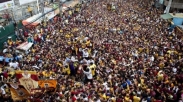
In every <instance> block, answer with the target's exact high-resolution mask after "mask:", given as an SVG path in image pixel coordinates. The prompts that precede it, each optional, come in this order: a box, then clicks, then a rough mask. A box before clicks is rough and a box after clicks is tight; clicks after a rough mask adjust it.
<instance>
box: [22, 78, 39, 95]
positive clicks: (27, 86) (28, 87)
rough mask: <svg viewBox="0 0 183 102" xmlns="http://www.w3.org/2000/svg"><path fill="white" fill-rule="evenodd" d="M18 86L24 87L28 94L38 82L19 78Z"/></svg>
mask: <svg viewBox="0 0 183 102" xmlns="http://www.w3.org/2000/svg"><path fill="white" fill-rule="evenodd" d="M19 81H20V84H21V85H23V86H24V87H25V89H26V90H27V91H28V92H29V93H30V92H31V90H32V89H35V88H37V87H38V82H37V81H35V80H33V79H31V78H24V77H23V78H20V79H19Z"/></svg>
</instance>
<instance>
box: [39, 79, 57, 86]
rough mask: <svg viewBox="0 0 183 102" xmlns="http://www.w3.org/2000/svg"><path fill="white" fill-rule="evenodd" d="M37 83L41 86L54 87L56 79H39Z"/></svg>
mask: <svg viewBox="0 0 183 102" xmlns="http://www.w3.org/2000/svg"><path fill="white" fill-rule="evenodd" d="M38 84H39V86H40V87H41V88H49V87H53V88H56V86H57V80H39V81H38Z"/></svg>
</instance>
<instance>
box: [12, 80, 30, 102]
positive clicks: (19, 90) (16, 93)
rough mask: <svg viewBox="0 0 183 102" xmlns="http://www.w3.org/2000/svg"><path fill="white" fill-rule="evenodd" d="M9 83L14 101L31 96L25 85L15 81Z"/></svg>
mask: <svg viewBox="0 0 183 102" xmlns="http://www.w3.org/2000/svg"><path fill="white" fill-rule="evenodd" d="M9 85H10V92H11V97H12V99H13V100H14V101H21V100H23V99H27V98H28V97H29V96H30V94H29V93H28V91H27V90H26V89H25V88H24V87H23V86H20V85H18V84H13V83H10V84H9Z"/></svg>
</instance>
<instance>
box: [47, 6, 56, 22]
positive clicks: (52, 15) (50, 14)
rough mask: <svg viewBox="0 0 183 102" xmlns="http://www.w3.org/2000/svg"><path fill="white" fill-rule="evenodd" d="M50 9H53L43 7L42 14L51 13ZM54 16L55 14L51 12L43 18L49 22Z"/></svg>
mask: <svg viewBox="0 0 183 102" xmlns="http://www.w3.org/2000/svg"><path fill="white" fill-rule="evenodd" d="M52 9H53V8H50V7H45V8H44V13H47V12H49V11H51V10H52ZM55 15H56V14H55V12H54V11H52V12H49V13H47V14H46V15H45V17H46V19H47V20H49V19H52V18H53V17H54V16H55Z"/></svg>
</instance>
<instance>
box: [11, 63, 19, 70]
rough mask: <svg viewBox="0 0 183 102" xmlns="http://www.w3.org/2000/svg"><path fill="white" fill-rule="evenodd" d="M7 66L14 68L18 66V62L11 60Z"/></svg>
mask: <svg viewBox="0 0 183 102" xmlns="http://www.w3.org/2000/svg"><path fill="white" fill-rule="evenodd" d="M9 66H10V67H12V68H14V69H16V68H18V62H14V63H13V62H10V63H9Z"/></svg>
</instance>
